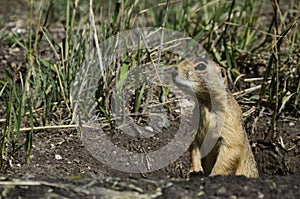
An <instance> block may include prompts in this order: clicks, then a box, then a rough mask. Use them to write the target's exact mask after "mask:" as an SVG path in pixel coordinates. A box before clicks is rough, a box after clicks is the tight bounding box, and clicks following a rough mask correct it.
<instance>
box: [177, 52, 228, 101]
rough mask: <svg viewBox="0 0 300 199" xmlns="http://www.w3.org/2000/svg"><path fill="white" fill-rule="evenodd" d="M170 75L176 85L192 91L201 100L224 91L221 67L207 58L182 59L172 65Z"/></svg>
mask: <svg viewBox="0 0 300 199" xmlns="http://www.w3.org/2000/svg"><path fill="white" fill-rule="evenodd" d="M172 76H173V81H174V83H175V84H176V85H177V86H178V87H180V88H181V89H182V90H184V91H186V92H188V93H190V92H192V93H193V94H195V95H196V96H197V97H198V99H200V100H201V101H206V102H208V101H210V100H209V99H210V97H212V94H217V93H218V92H222V91H225V84H224V82H225V79H224V78H223V77H222V69H221V67H219V66H218V65H216V64H215V63H214V62H213V61H211V60H208V59H203V58H199V59H197V60H196V61H191V60H183V61H182V62H180V63H179V64H178V65H177V66H175V67H174V70H173V72H172ZM207 100H208V101H207Z"/></svg>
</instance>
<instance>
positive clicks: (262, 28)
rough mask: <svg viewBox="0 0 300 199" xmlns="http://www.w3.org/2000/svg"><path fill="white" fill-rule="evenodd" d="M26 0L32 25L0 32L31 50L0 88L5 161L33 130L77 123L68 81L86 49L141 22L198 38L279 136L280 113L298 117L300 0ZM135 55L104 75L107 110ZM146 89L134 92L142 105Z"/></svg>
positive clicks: (238, 92) (26, 145)
mask: <svg viewBox="0 0 300 199" xmlns="http://www.w3.org/2000/svg"><path fill="white" fill-rule="evenodd" d="M278 3H279V4H278ZM279 5H280V6H279ZM29 7H30V12H29V18H28V27H27V29H26V30H27V31H26V33H23V34H19V33H7V32H3V31H1V32H0V38H1V40H2V42H4V43H6V44H9V45H16V46H18V47H20V48H22V49H23V50H24V51H25V52H26V57H27V63H26V65H25V66H24V68H25V69H24V72H21V73H9V72H7V74H6V76H5V78H3V79H2V80H1V81H0V85H1V87H0V96H1V97H3V99H4V98H5V99H7V100H6V108H5V118H2V119H3V120H4V122H3V128H2V131H1V134H2V135H1V157H0V161H1V168H4V167H5V164H6V162H7V160H8V159H9V157H11V156H14V155H15V154H16V153H17V152H18V151H19V150H20V149H22V150H24V151H25V152H26V154H27V155H26V157H25V161H26V162H27V161H28V160H29V154H30V151H31V145H32V136H33V132H34V131H35V130H36V129H39V128H67V127H73V126H72V125H73V124H72V123H71V119H72V106H71V101H72V99H71V87H72V85H73V83H74V78H75V75H76V72H77V71H78V70H79V69H80V67H81V66H82V64H83V62H84V60H85V58H86V56H87V54H88V52H89V50H90V49H91V48H94V47H95V44H97V43H98V42H100V43H101V42H103V41H105V39H107V38H109V37H110V36H112V35H115V34H116V33H118V32H119V31H124V30H130V29H132V28H135V27H162V26H163V27H165V28H169V29H173V30H177V31H180V32H185V33H187V34H188V35H189V36H191V37H193V38H194V39H195V40H197V41H199V43H200V44H201V45H202V46H203V47H204V48H205V49H206V50H207V51H208V52H209V54H210V55H211V57H212V58H213V59H214V60H215V61H216V62H217V63H219V64H220V65H221V66H222V67H224V68H225V69H226V71H227V75H228V80H229V86H230V88H231V90H232V92H234V93H235V96H236V97H237V98H238V99H239V101H247V102H249V101H250V102H251V104H252V106H253V107H254V108H253V109H251V110H252V111H250V112H248V114H246V116H247V117H249V118H252V119H253V118H255V119H254V121H257V120H258V119H259V116H261V115H262V114H263V112H264V111H266V110H269V111H270V112H271V113H272V129H273V130H272V135H271V136H270V139H271V141H272V142H274V139H276V122H277V119H278V117H280V116H284V115H285V114H289V115H290V116H295V117H298V116H299V109H300V105H299V99H300V77H299V74H300V64H299V63H300V59H299V53H300V52H299V49H300V48H299V44H300V31H299V27H298V24H299V16H298V13H299V11H300V2H299V1H296V0H291V1H279V2H277V1H275V0H270V1H255V0H239V1H235V0H232V1H225V0H212V1H206V0H201V1H199V0H189V1H187V0H172V1H171V0H169V1H167V0H165V1H163V0H161V1H146V0H119V1H104V0H100V1H94V2H92V4H90V2H89V1H87V0H81V1H80V0H74V1H70V0H66V1H58V0H48V1H33V0H31V1H30V5H29ZM0 24H1V26H4V24H5V19H3V21H1V23H0ZM54 29H55V31H54ZM96 47H97V45H96ZM45 49H46V51H47V52H48V53H44V51H45ZM140 53H146V52H140ZM138 54H139V53H136V54H134V55H130V56H129V55H124V57H122V58H121V59H120V60H119V61H118V63H115V65H114V67H110V68H109V71H107V75H106V81H103V82H100V84H101V87H100V88H101V89H103V90H100V92H101V93H102V95H101V96H98V97H99V99H98V102H99V106H100V107H99V109H100V110H101V114H103V115H104V116H105V117H106V118H108V119H110V112H109V111H110V110H109V107H108V106H106V103H105V101H106V100H107V99H108V98H109V90H110V88H111V87H112V86H113V84H114V83H116V82H117V81H118V80H120V78H122V76H123V75H124V74H125V73H127V72H128V70H130V68H131V67H132V65H134V64H133V62H132V61H133V60H138V58H139V56H140V55H138ZM158 54H159V53H157V54H156V55H157V56H158ZM132 56H135V57H132ZM144 89H145V88H139V90H138V92H136V97H135V98H136V100H135V105H134V110H135V111H136V112H138V111H139V106H140V105H141V98H142V97H141V96H142V95H143V92H144ZM253 126H255V125H253ZM23 132H24V133H23Z"/></svg>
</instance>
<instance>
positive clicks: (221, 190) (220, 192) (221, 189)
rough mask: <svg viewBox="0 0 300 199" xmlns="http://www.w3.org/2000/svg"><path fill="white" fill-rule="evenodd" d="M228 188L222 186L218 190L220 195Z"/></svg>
mask: <svg viewBox="0 0 300 199" xmlns="http://www.w3.org/2000/svg"><path fill="white" fill-rule="evenodd" d="M226 191H227V190H226V188H225V187H221V188H220V189H218V190H217V194H218V195H224V194H225V193H226Z"/></svg>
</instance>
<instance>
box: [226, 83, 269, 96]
mask: <svg viewBox="0 0 300 199" xmlns="http://www.w3.org/2000/svg"><path fill="white" fill-rule="evenodd" d="M270 83H271V80H269V81H267V82H266V84H270ZM261 86H262V85H257V86H254V87H251V88H247V89H245V90H242V91H238V92H235V93H233V94H232V95H233V96H236V98H239V97H242V96H244V95H247V94H249V93H252V92H254V91H256V90H259V89H260V88H261Z"/></svg>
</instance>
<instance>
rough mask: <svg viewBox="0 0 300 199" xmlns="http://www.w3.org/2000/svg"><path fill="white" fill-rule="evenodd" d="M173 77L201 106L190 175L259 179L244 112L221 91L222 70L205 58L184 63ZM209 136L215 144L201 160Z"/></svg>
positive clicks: (227, 94)
mask: <svg viewBox="0 0 300 199" xmlns="http://www.w3.org/2000/svg"><path fill="white" fill-rule="evenodd" d="M172 76H173V81H174V83H175V85H177V86H178V87H179V88H181V89H183V90H184V91H186V92H188V93H191V92H192V93H194V94H195V95H196V97H197V100H198V105H199V112H200V121H199V128H198V131H197V134H196V136H195V138H194V141H193V142H192V144H191V146H190V158H191V163H190V170H189V173H192V174H193V173H200V174H203V175H205V176H208V175H230V174H233V175H244V176H246V177H258V171H257V167H256V162H255V159H254V156H253V153H252V151H251V147H250V144H249V141H248V138H247V135H246V132H245V130H244V127H243V120H242V111H241V109H240V107H239V105H238V103H237V101H236V100H235V99H234V97H233V96H232V95H231V93H229V92H227V91H226V90H225V88H222V85H223V86H224V85H225V84H224V81H225V78H223V77H222V70H221V67H219V66H217V65H216V64H215V63H214V62H213V61H210V60H208V59H203V58H199V59H198V60H192V61H191V60H184V61H182V62H180V63H179V64H178V65H177V66H176V67H175V69H174V71H173V72H172ZM224 87H225V86H224ZM218 111H219V113H218ZM222 114H223V116H224V117H223V121H219V120H221V119H222V117H218V115H221V116H222ZM218 128H219V130H218ZM208 132H210V133H208ZM207 135H208V137H209V140H210V141H212V140H213V141H215V142H213V146H212V147H211V150H209V153H208V154H205V156H204V157H202V155H201V150H200V149H201V146H202V144H204V139H205V137H207Z"/></svg>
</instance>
